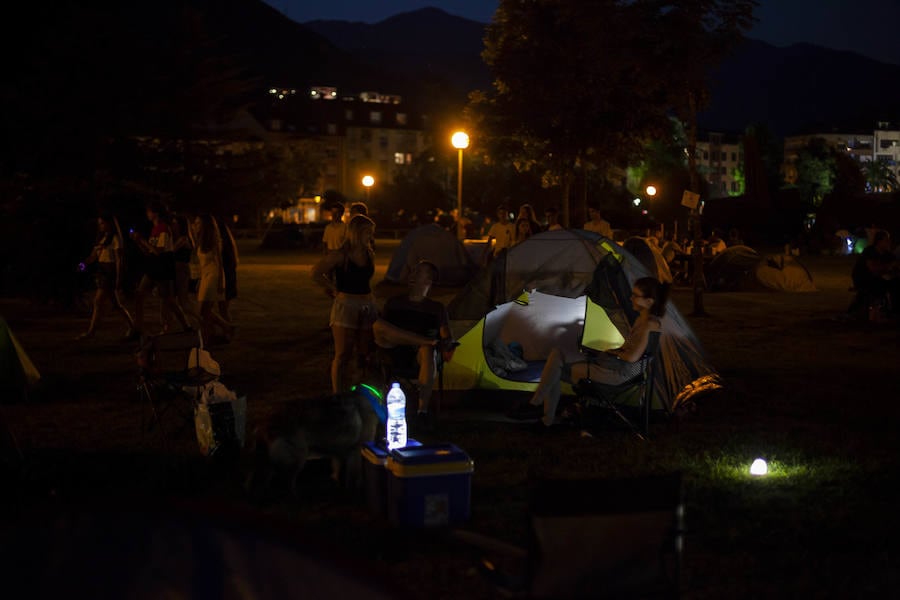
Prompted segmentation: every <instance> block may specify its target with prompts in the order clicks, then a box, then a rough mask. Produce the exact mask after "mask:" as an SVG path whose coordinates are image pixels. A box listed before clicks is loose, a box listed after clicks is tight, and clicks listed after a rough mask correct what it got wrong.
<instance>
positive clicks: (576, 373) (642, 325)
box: [520, 277, 669, 430]
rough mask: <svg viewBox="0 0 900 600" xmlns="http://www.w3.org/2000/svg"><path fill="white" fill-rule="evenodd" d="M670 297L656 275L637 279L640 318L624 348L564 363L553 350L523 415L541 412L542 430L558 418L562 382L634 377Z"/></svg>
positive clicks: (610, 381) (609, 381)
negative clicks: (571, 362)
mask: <svg viewBox="0 0 900 600" xmlns="http://www.w3.org/2000/svg"><path fill="white" fill-rule="evenodd" d="M668 297H669V284H667V283H660V282H659V281H658V280H657V279H655V278H653V277H643V278H641V279H638V280H637V281H635V282H634V288H633V289H632V292H631V306H632V307H633V308H634V310H636V311H638V317H637V319H635V321H634V324H633V325H632V326H631V331H630V332H629V333H628V337H626V338H625V343H624V344H622V347H620V348H614V349H610V350H606V351H605V352H602V353H600V354H599V355H598V356H595V357H590V358H586V359H585V360H584V361H579V362H576V363H574V364H565V363H564V362H563V359H562V357H563V353H562V352H561V351H560V350H559V349H558V348H555V349H553V350H552V351H551V352H550V356H549V357H548V358H547V363H546V364H545V365H544V371H543V373H541V380H540V383H539V384H538V387H537V390H535V392H534V396H532V398H531V401H530V402H529V406H528V407H526V408H525V410H523V411H521V414H520V416H523V417H525V416H529V413H531V416H538V414H542V415H543V417H542V419H541V423H542V424H543V427H540V428H539V429H541V430H546V429H547V428H549V427H551V426H552V425H553V422H554V420H555V418H556V408H557V406H558V405H559V395H560V382H561V381H563V380H565V381H567V382H576V381H578V380H580V379H584V378H586V377H589V378H591V379H592V380H594V381H596V382H599V383H606V384H610V385H617V384H620V383H625V382H626V381H628V380H630V379H632V378H634V377H635V376H636V375H637V373H638V372H639V369H640V360H641V356H642V355H643V354H644V352H645V351H646V349H647V341H648V339H649V337H650V333H651V332H653V331H661V328H662V322H661V320H662V317H663V315H665V313H666V302H667V301H668ZM536 413H537V414H536Z"/></svg>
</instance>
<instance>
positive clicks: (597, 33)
mask: <svg viewBox="0 0 900 600" xmlns="http://www.w3.org/2000/svg"><path fill="white" fill-rule="evenodd" d="M649 7H650V3H648V2H624V1H616V0H602V1H590V2H589V1H586V0H577V1H570V2H559V1H556V0H529V1H526V2H521V1H518V0H501V2H500V5H499V7H498V9H497V12H496V13H495V15H494V21H493V23H492V24H491V25H489V26H488V29H487V34H486V37H485V51H484V53H483V57H484V60H485V62H486V63H487V64H488V66H489V67H490V69H491V71H492V74H493V76H494V89H493V91H492V93H489V94H488V93H479V94H475V95H473V96H472V102H471V104H470V107H471V109H472V110H471V112H472V113H473V114H474V115H475V117H474V118H475V120H476V124H477V125H478V126H479V128H480V129H482V130H483V133H484V134H485V136H484V137H486V138H488V142H489V144H490V148H491V152H492V154H493V155H495V156H497V157H505V158H508V159H510V160H512V161H513V163H514V164H515V165H516V166H517V167H518V168H519V169H520V170H529V169H536V170H540V171H543V172H545V177H544V179H545V180H546V181H547V182H548V183H550V184H554V185H558V186H559V187H560V188H561V190H562V198H561V207H562V211H561V212H562V220H563V222H564V223H565V224H568V223H569V221H570V206H569V195H570V189H571V187H572V184H573V182H574V181H575V178H576V176H577V175H579V174H581V175H582V176H584V174H585V173H586V172H587V169H586V168H585V167H587V166H588V165H592V166H595V167H597V168H599V169H600V170H601V171H605V170H606V169H608V168H610V167H613V166H619V167H624V166H625V165H627V164H628V163H629V162H631V161H632V160H634V159H635V158H639V157H640V156H641V154H642V152H643V143H644V141H645V140H646V139H648V138H650V137H652V136H653V135H655V134H658V133H659V132H661V131H664V130H665V128H666V114H665V109H666V105H665V102H664V101H663V97H664V95H663V93H662V90H661V86H662V83H661V82H660V81H659V80H658V79H655V78H653V77H651V74H652V72H653V69H652V68H651V66H652V62H653V61H652V53H651V49H652V48H653V46H654V40H653V34H654V33H655V29H654V27H653V25H654V23H653V17H654V15H653V13H652V11H649V10H647V9H648V8H649Z"/></svg>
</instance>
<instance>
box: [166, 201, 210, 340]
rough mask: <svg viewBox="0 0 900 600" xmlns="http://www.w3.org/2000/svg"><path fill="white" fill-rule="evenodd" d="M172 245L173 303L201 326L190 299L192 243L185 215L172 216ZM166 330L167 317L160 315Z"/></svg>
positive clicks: (192, 300) (198, 314) (194, 304)
mask: <svg viewBox="0 0 900 600" xmlns="http://www.w3.org/2000/svg"><path fill="white" fill-rule="evenodd" d="M170 225H171V227H172V243H173V247H174V251H173V253H174V256H175V302H176V303H177V304H178V306H180V307H181V310H182V311H184V314H185V316H186V317H188V318H190V319H192V320H193V322H194V323H196V324H197V326H198V327H199V326H200V325H201V319H200V313H199V312H197V307H196V303H195V302H194V299H193V298H192V297H191V257H192V255H193V254H194V243H193V242H192V241H191V232H190V225H189V220H188V218H187V217H186V216H185V215H172V219H171V222H170ZM161 309H162V307H161ZM161 316H162V321H163V323H165V324H166V325H165V327H166V328H167V329H168V325H169V323H168V321H169V315H161Z"/></svg>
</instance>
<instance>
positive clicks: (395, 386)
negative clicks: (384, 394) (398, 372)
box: [391, 381, 400, 389]
mask: <svg viewBox="0 0 900 600" xmlns="http://www.w3.org/2000/svg"><path fill="white" fill-rule="evenodd" d="M398 387H400V384H399V383H398V382H396V381H395V382H394V383H392V384H391V388H392V389H393V388H398Z"/></svg>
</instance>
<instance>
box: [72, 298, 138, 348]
mask: <svg viewBox="0 0 900 600" xmlns="http://www.w3.org/2000/svg"><path fill="white" fill-rule="evenodd" d="M107 303H110V304H112V307H113V308H114V309H115V310H116V311H117V312H118V313H119V314H121V315H122V318H124V319H125V322H126V323H127V324H128V328H129V329H133V328H134V321H132V319H131V315H130V314H128V310H126V308H125V307H124V306H122V304H121V303H120V302H119V298H118V295H117V293H116V292H110V291H108V290H105V289H103V288H99V289H97V293H96V294H95V295H94V307H93V310H92V311H91V322H90V324H89V325H88V329H87V331H86V332H84V333H83V334H81V335H80V336H79V337H81V338H89V337H92V336H93V335H94V333H95V332H96V331H97V325H99V324H100V318H101V317H102V316H103V314H104V313H105V312H106V305H107Z"/></svg>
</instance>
